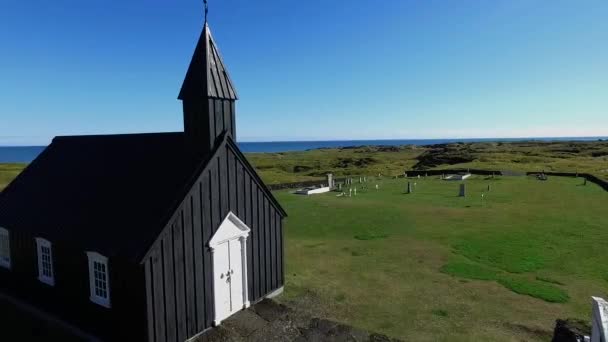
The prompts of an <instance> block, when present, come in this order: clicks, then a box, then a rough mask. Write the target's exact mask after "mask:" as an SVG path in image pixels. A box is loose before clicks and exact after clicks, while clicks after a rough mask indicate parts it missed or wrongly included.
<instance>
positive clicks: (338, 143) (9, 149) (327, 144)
mask: <svg viewBox="0 0 608 342" xmlns="http://www.w3.org/2000/svg"><path fill="white" fill-rule="evenodd" d="M598 139H607V137H558V138H481V139H393V140H328V141H273V142H240V143H238V145H239V147H240V148H241V150H242V151H243V152H246V153H253V152H260V153H269V152H273V153H274V152H289V151H306V150H310V149H317V148H336V147H349V146H361V145H368V146H380V145H395V146H397V145H434V144H446V143H454V142H513V141H594V140H598ZM45 147H46V146H0V163H29V162H31V161H32V160H34V158H36V157H37V156H38V154H40V152H42V150H44V148H45Z"/></svg>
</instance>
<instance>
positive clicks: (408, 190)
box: [407, 182, 412, 194]
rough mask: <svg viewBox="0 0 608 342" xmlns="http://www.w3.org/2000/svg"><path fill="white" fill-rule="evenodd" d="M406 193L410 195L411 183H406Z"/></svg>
mask: <svg viewBox="0 0 608 342" xmlns="http://www.w3.org/2000/svg"><path fill="white" fill-rule="evenodd" d="M407 193H408V194H411V193H412V183H411V182H407Z"/></svg>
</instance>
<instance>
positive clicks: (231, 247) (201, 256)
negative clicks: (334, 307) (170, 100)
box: [0, 23, 286, 341]
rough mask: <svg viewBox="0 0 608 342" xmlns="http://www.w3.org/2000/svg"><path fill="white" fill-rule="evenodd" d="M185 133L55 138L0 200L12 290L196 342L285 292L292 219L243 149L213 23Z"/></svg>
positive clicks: (99, 320) (100, 323)
mask: <svg viewBox="0 0 608 342" xmlns="http://www.w3.org/2000/svg"><path fill="white" fill-rule="evenodd" d="M179 99H180V100H181V101H182V102H183V112H184V132H177V133H152V134H124V135H96V136H70V137H56V138H55V139H53V141H52V143H51V144H50V145H49V146H48V147H47V148H46V149H45V150H44V152H42V154H40V156H39V157H38V158H36V159H35V160H34V161H33V162H32V163H31V164H30V165H29V166H28V167H27V168H26V169H25V170H24V171H23V172H22V173H21V174H20V175H19V176H18V177H17V178H16V179H15V180H14V181H13V182H12V183H11V184H10V185H9V186H8V187H7V188H6V189H5V190H4V192H2V193H0V288H2V291H3V292H8V293H10V294H11V295H13V296H16V297H19V298H20V299H22V300H25V301H28V302H29V303H31V304H33V305H34V306H36V307H38V308H40V309H41V310H43V311H45V312H49V313H52V314H54V315H57V316H59V317H61V318H64V319H65V320H67V321H68V322H71V323H73V324H74V325H76V326H77V327H79V328H81V329H82V330H84V331H86V332H89V333H91V334H93V335H96V336H100V337H102V338H106V339H111V340H125V339H127V338H128V339H131V340H148V341H185V340H187V339H189V338H191V337H193V336H195V335H197V334H198V333H200V332H202V331H203V330H205V329H207V328H209V327H212V326H213V325H217V324H219V323H220V322H222V320H224V319H226V318H227V317H229V316H230V315H231V314H233V313H235V312H237V311H239V310H242V309H243V308H246V307H247V306H249V305H251V304H253V303H255V302H256V301H259V300H261V299H262V298H264V297H267V296H271V295H274V294H277V293H280V291H281V290H282V287H283V284H284V252H283V249H284V244H283V218H284V217H285V216H286V213H285V211H284V210H283V209H282V208H281V206H280V205H279V203H278V202H277V201H276V199H275V198H274V197H273V195H272V194H271V193H270V191H269V190H268V188H267V187H266V186H265V185H264V183H263V182H262V180H261V179H260V178H259V177H258V175H257V174H256V172H255V170H254V169H253V167H252V166H251V165H250V164H249V163H248V162H247V160H246V159H245V157H244V156H243V154H242V153H241V152H240V151H239V148H238V147H237V145H236V144H235V141H234V137H235V133H236V127H235V123H236V121H235V101H236V100H237V93H236V90H235V88H234V85H233V83H232V80H231V79H230V77H229V75H228V72H227V70H226V68H225V65H224V62H223V61H222V58H221V56H220V53H219V51H218V48H217V46H216V45H215V42H214V40H213V38H212V36H211V32H210V30H209V27H208V25H207V23H205V27H204V29H203V33H202V35H201V37H200V39H199V41H198V44H197V46H196V50H195V52H194V56H193V58H192V61H191V63H190V67H189V69H188V72H187V74H186V78H185V80H184V83H183V85H182V89H181V91H180V93H179Z"/></svg>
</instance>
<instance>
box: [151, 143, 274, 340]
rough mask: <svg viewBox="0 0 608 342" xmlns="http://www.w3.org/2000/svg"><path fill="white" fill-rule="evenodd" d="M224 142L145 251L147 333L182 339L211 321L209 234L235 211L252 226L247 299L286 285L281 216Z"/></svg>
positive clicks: (260, 296) (236, 155)
mask: <svg viewBox="0 0 608 342" xmlns="http://www.w3.org/2000/svg"><path fill="white" fill-rule="evenodd" d="M250 172H251V171H250V169H248V167H247V166H246V165H245V164H244V163H243V161H242V160H241V159H240V157H239V155H238V154H237V153H236V152H235V151H234V150H233V149H232V148H231V147H230V146H229V145H225V146H224V147H223V148H220V150H219V153H217V154H216V157H215V158H214V159H213V160H211V161H210V162H209V164H208V166H207V167H206V168H205V171H204V172H203V173H202V174H201V175H200V176H199V178H198V179H197V181H196V182H195V183H194V185H193V186H192V188H191V190H190V191H189V192H188V194H187V195H186V197H185V199H184V200H183V202H182V203H181V205H180V206H179V208H178V209H177V211H176V212H175V214H174V215H173V217H172V218H171V219H170V221H169V224H168V226H167V227H166V228H165V229H164V231H163V233H162V235H161V238H159V240H157V242H156V243H155V245H154V246H153V247H152V249H151V252H150V253H149V254H148V256H147V257H146V258H145V259H144V261H143V262H144V268H145V276H146V285H147V286H146V288H147V308H148V309H147V313H148V321H149V322H150V323H149V326H148V336H149V338H150V341H155V342H159V341H183V340H185V339H186V338H188V337H191V336H193V335H195V334H196V333H198V332H200V331H202V330H204V329H206V328H209V327H211V326H212V322H213V315H214V308H213V305H214V304H213V282H212V276H213V273H212V260H211V252H210V250H209V248H208V246H207V244H208V242H209V240H210V239H211V237H212V236H213V234H214V233H215V231H216V230H217V228H218V227H219V225H220V224H221V222H222V221H223V220H224V218H225V217H226V215H228V213H229V212H230V211H232V212H233V213H234V214H235V215H237V216H238V217H239V218H240V219H241V220H242V221H243V222H245V224H247V225H248V226H249V227H250V229H251V235H250V236H249V238H248V242H247V253H248V256H247V257H248V261H247V273H248V284H249V289H248V290H249V301H250V302H252V303H253V302H255V301H256V300H259V299H261V298H262V297H263V296H265V295H267V294H268V293H270V292H272V291H274V290H276V289H278V288H280V287H281V286H283V279H284V278H283V239H282V237H283V226H282V216H281V213H280V212H279V211H278V209H277V207H275V206H274V205H272V204H271V202H270V200H269V197H268V195H267V194H266V193H265V192H264V190H263V188H262V185H261V184H260V183H259V180H258V179H257V178H256V177H254V176H252V174H251V173H250Z"/></svg>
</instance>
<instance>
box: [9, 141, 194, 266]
mask: <svg viewBox="0 0 608 342" xmlns="http://www.w3.org/2000/svg"><path fill="white" fill-rule="evenodd" d="M184 144H185V139H184V134H183V133H152V134H125V135H92V136H74V137H57V138H55V139H53V142H52V143H51V144H50V145H49V146H48V147H47V148H46V149H45V150H44V151H43V152H42V153H41V154H40V156H38V158H36V159H35V160H34V161H33V162H32V163H31V164H30V165H29V166H28V167H27V168H26V169H25V170H24V171H23V172H22V173H21V174H20V175H19V176H18V177H17V178H16V179H15V180H14V181H13V182H12V183H11V184H9V186H8V187H7V188H6V189H5V190H4V191H3V192H2V196H1V197H0V227H4V228H7V229H9V230H15V231H27V232H29V233H33V234H36V236H40V237H43V238H46V239H48V240H51V241H62V242H66V243H73V244H75V245H77V246H82V247H83V249H84V250H95V251H99V252H102V253H106V254H107V255H117V254H118V255H125V254H127V256H129V255H137V253H140V252H141V250H145V249H146V247H147V246H146V240H148V242H150V241H153V240H154V238H156V236H155V235H154V234H155V233H158V232H159V229H162V221H163V219H164V218H165V217H164V216H165V215H167V214H168V211H169V210H170V209H171V208H172V205H173V203H174V202H175V201H177V200H178V198H177V196H178V195H179V194H180V193H181V192H180V191H181V190H182V188H183V187H184V186H185V185H186V184H187V182H188V180H189V179H190V178H191V177H192V176H193V173H194V171H195V170H196V169H197V166H198V164H200V160H199V162H198V163H197V162H194V161H193V159H192V158H191V157H190V155H189V154H188V153H187V150H186V147H185V146H184ZM150 235H153V236H150Z"/></svg>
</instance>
